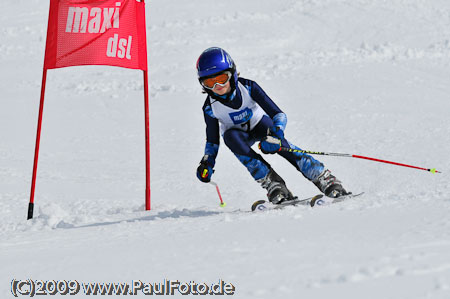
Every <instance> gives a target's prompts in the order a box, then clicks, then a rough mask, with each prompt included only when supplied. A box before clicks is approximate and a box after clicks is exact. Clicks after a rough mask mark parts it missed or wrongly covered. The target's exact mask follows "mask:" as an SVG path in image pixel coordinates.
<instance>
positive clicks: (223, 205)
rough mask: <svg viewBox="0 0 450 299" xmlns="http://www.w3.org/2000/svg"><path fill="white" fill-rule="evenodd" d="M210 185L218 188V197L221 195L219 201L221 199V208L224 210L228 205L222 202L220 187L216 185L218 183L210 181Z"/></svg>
mask: <svg viewBox="0 0 450 299" xmlns="http://www.w3.org/2000/svg"><path fill="white" fill-rule="evenodd" d="M209 183H210V184H211V185H214V186H216V191H217V195H219V199H220V206H221V207H222V208H223V207H225V206H226V205H227V204H226V203H225V202H224V201H223V200H222V195H221V194H220V191H219V186H217V183H216V182H213V181H210V182H209Z"/></svg>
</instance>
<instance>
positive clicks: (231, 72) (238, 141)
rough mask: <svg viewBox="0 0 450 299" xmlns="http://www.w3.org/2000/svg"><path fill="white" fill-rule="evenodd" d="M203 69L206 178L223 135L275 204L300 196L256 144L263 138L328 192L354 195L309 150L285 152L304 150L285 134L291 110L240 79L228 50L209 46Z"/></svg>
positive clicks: (200, 172) (268, 149)
mask: <svg viewBox="0 0 450 299" xmlns="http://www.w3.org/2000/svg"><path fill="white" fill-rule="evenodd" d="M197 73H198V80H199V81H200V84H201V85H202V87H203V90H204V91H205V92H206V93H207V94H208V96H207V98H206V101H205V104H204V105H203V115H204V118H205V123H206V147H205V154H204V156H203V158H202V160H201V161H200V165H199V166H198V168H197V177H198V179H199V180H200V181H202V182H205V183H207V182H210V180H211V176H212V175H213V172H214V170H213V168H214V165H215V161H216V156H217V153H218V151H219V139H220V135H222V137H223V140H224V142H225V144H226V145H227V146H228V148H229V149H230V150H231V151H232V152H233V153H234V154H235V156H236V157H237V158H238V159H239V161H241V162H242V164H243V165H244V166H245V167H246V168H247V170H248V171H249V172H250V174H251V175H252V176H253V178H254V179H255V180H256V181H257V182H258V183H260V184H261V186H262V187H263V188H265V189H266V190H267V197H268V199H269V201H270V202H272V203H273V204H279V203H281V202H283V201H286V200H291V199H293V198H294V197H293V195H292V193H291V192H290V191H289V189H288V188H287V187H286V184H285V182H284V180H283V179H282V178H281V177H280V176H279V175H278V174H277V173H276V172H275V171H274V170H273V169H272V167H271V166H270V165H269V163H267V162H266V161H265V160H264V159H263V157H262V156H261V155H259V154H258V153H256V152H255V151H254V150H253V149H252V148H251V146H252V145H253V144H254V143H255V142H257V141H260V144H259V148H260V149H261V151H262V152H263V153H265V154H274V153H277V154H279V155H280V156H282V157H284V158H285V159H286V160H288V161H289V162H290V163H291V164H292V165H294V167H296V168H297V170H299V171H300V172H301V173H302V174H303V176H305V177H306V178H307V179H308V180H310V181H311V182H313V183H314V184H315V185H316V186H317V187H318V188H319V190H320V191H321V192H323V193H325V195H326V196H329V197H339V196H342V195H346V194H349V193H347V192H346V191H345V189H344V188H343V187H342V184H341V182H340V181H339V180H338V179H336V177H335V176H333V175H332V174H331V173H330V171H329V170H328V169H326V168H325V167H324V165H323V164H322V163H321V162H320V161H318V160H315V159H314V158H313V157H311V156H310V155H307V154H302V153H292V152H281V151H280V148H281V147H287V148H292V149H299V148H298V147H296V146H295V145H293V144H291V143H290V142H288V141H287V140H286V138H285V136H284V130H285V128H286V123H287V118H286V114H285V113H283V111H281V109H280V108H278V106H277V105H276V104H275V103H274V102H273V101H272V100H271V99H270V98H269V97H268V96H267V95H266V93H265V92H264V91H263V90H262V88H261V87H260V86H259V85H258V84H257V83H256V82H254V81H251V80H248V79H244V78H241V77H238V73H237V71H236V65H235V64H234V61H233V60H232V59H231V57H230V55H228V53H227V52H225V50H223V49H221V48H217V47H213V48H209V49H206V50H205V51H204V52H203V53H202V54H201V55H200V57H199V58H198V60H197ZM219 124H220V125H219ZM219 132H220V133H219Z"/></svg>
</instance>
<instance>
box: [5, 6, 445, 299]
mask: <svg viewBox="0 0 450 299" xmlns="http://www.w3.org/2000/svg"><path fill="white" fill-rule="evenodd" d="M147 2H148V3H147V31H148V48H149V70H150V113H151V117H150V118H151V123H150V126H151V172H152V178H151V180H152V210H151V211H144V191H145V161H144V158H145V156H144V101H143V84H142V73H141V72H139V71H134V70H126V69H120V68H112V67H73V68H67V69H59V70H52V71H50V72H49V76H48V81H47V93H46V102H45V108H44V121H43V127H42V141H41V155H40V160H39V168H38V179H37V188H36V207H35V218H34V219H33V220H31V221H26V220H25V219H26V211H27V205H28V200H29V190H30V182H31V173H32V164H33V155H34V142H35V134H36V124H37V115H38V107H39V93H40V83H41V76H42V65H43V56H44V48H45V38H46V30H47V17H48V1H43V0H2V1H1V2H0V11H1V15H0V90H1V94H0V269H1V270H0V297H1V298H11V297H12V294H11V291H10V284H11V281H12V280H13V279H34V280H64V279H65V280H77V281H79V282H131V281H132V280H141V281H144V282H161V281H163V280H164V279H171V280H179V281H180V282H189V281H195V282H197V283H201V282H205V283H208V284H209V283H211V284H212V283H215V282H218V281H219V280H220V279H222V280H224V281H226V282H228V283H232V284H233V285H234V286H235V288H236V292H235V294H234V296H233V297H235V298H377V299H379V298H395V299H398V298H408V299H412V298H433V299H436V298H450V217H449V214H450V187H449V181H450V178H449V173H450V159H449V154H450V117H449V115H450V84H449V82H450V2H449V1H448V0H433V1H428V0H408V1H406V0H392V1H368V0H340V1H338V0H295V1H294V0H285V1H279V0H246V1H238V0H230V1H215V0H214V1H201V0H190V1H183V0H164V1H162V0H152V1H147ZM210 46H220V47H223V48H225V49H226V50H227V51H228V52H229V53H230V54H231V56H232V57H233V58H234V60H235V61H236V63H237V67H238V70H239V72H240V74H241V76H242V77H244V78H249V79H253V80H255V81H257V82H258V83H259V84H260V85H261V86H262V87H263V88H264V89H265V91H266V92H267V93H268V94H269V96H270V97H271V98H272V99H273V100H274V101H276V103H277V104H278V105H279V106H280V108H281V109H282V110H283V111H284V112H286V113H287V115H288V126H287V129H286V136H287V138H288V139H289V140H290V141H291V142H293V143H294V144H296V145H298V146H300V147H301V148H303V149H308V150H314V151H329V152H342V153H350V154H360V155H366V156H370V157H376V158H381V159H387V160H393V161H398V162H402V163H407V164H413V165H417V166H421V167H426V168H433V167H435V168H437V169H438V170H440V171H442V174H431V173H429V172H426V171H420V170H414V169H409V168H404V167H397V166H392V165H387V164H381V163H375V162H370V161H364V160H358V159H349V158H335V157H334V158H332V157H320V156H316V158H318V159H320V160H321V161H322V162H324V163H325V165H326V166H327V167H328V168H329V169H331V170H332V172H333V173H334V174H335V175H336V176H337V177H338V178H339V179H341V180H342V181H343V183H344V185H345V187H346V188H347V189H349V190H351V191H354V192H361V191H364V192H365V193H366V194H365V195H364V196H363V197H360V198H358V199H354V200H349V201H346V202H343V203H340V204H336V205H333V206H328V207H323V208H308V207H298V208H287V209H284V210H278V211H271V212H267V213H259V214H255V213H249V212H247V211H249V209H250V205H251V204H252V203H253V201H255V200H258V199H263V198H265V192H264V190H263V189H262V188H261V187H260V186H259V185H258V184H257V183H255V182H254V181H253V179H252V178H251V177H250V175H249V174H248V173H247V171H246V169H245V168H244V167H242V165H241V164H240V163H239V161H238V160H237V159H236V158H235V157H234V155H233V154H232V153H231V152H230V151H229V150H228V149H227V148H226V146H225V145H224V144H223V143H222V146H221V148H220V151H219V156H218V160H217V165H216V169H215V170H216V171H215V173H214V176H213V180H214V181H216V182H217V183H218V184H219V187H220V189H221V191H222V195H223V198H224V200H225V202H226V203H227V207H225V208H220V207H219V205H218V203H219V200H218V197H217V194H216V193H215V189H214V187H213V186H212V185H208V184H202V183H200V182H199V181H198V180H197V178H196V177H195V169H196V167H197V165H198V162H199V160H200V158H201V157H202V155H203V150H204V143H205V132H204V131H205V127H204V122H203V116H202V112H201V107H202V104H203V101H204V98H205V95H204V94H202V93H201V88H200V86H199V84H198V81H197V78H196V72H195V62H196V59H197V57H198V56H199V55H200V53H201V52H202V51H203V50H204V49H205V48H207V47H210ZM267 159H268V161H269V162H270V163H271V164H272V166H273V167H274V168H275V170H276V171H277V172H278V173H279V174H281V175H282V176H283V178H284V179H285V180H286V182H287V185H288V187H289V188H290V189H291V191H292V192H293V193H295V194H296V195H298V196H299V197H307V196H311V195H314V194H316V193H317V190H316V188H315V186H313V184H312V183H310V182H308V181H307V180H306V179H305V178H304V177H303V176H302V175H301V174H300V173H299V172H297V171H296V170H295V169H294V168H293V167H292V166H291V165H290V164H289V163H288V162H286V161H285V160H283V159H282V158H281V157H279V156H268V157H267ZM83 296H84V295H83V294H82V292H80V293H79V294H78V297H83Z"/></svg>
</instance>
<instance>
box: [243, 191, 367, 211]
mask: <svg viewBox="0 0 450 299" xmlns="http://www.w3.org/2000/svg"><path fill="white" fill-rule="evenodd" d="M363 194H364V192H361V193H357V194H348V195H344V196H340V197H337V198H331V197H326V196H324V195H323V194H318V195H315V196H312V197H308V198H304V199H299V198H298V197H295V198H294V199H292V200H288V201H284V202H282V203H280V204H276V205H274V204H271V203H270V202H269V201H267V200H258V201H255V202H254V203H253V204H252V208H251V210H252V212H257V211H265V210H279V209H283V208H285V207H289V206H300V205H301V206H310V207H315V206H326V205H330V204H334V203H338V202H342V201H344V200H347V199H349V198H354V197H357V196H360V195H363Z"/></svg>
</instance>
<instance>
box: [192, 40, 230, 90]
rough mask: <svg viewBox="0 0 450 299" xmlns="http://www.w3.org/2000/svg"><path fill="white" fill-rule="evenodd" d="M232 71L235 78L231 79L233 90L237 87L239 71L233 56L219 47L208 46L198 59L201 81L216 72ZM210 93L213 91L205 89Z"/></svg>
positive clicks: (198, 73) (198, 71) (198, 72)
mask: <svg viewBox="0 0 450 299" xmlns="http://www.w3.org/2000/svg"><path fill="white" fill-rule="evenodd" d="M225 71H230V72H231V74H232V77H233V79H232V80H230V83H231V88H232V91H234V90H235V89H236V85H237V78H238V75H237V72H236V65H235V64H234V61H233V59H232V58H231V56H230V55H229V54H228V53H227V52H226V51H225V50H224V49H221V48H218V47H212V48H208V49H206V50H205V51H203V53H202V54H201V55H200V57H199V58H198V60H197V75H198V79H199V81H201V79H203V78H206V77H211V76H214V75H216V74H219V73H222V72H225ZM205 91H206V92H207V93H208V94H211V93H212V91H209V90H205Z"/></svg>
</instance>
